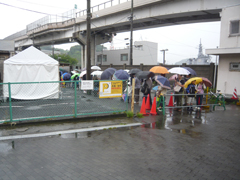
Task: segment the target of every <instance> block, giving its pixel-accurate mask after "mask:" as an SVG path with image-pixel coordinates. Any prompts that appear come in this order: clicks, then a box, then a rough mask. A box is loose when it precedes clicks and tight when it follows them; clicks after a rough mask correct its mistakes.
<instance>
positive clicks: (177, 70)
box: [168, 67, 191, 75]
mask: <svg viewBox="0 0 240 180" xmlns="http://www.w3.org/2000/svg"><path fill="white" fill-rule="evenodd" d="M168 72H170V73H173V74H181V75H188V74H191V73H190V72H189V71H188V70H187V69H184V68H182V67H174V68H171V69H169V70H168Z"/></svg>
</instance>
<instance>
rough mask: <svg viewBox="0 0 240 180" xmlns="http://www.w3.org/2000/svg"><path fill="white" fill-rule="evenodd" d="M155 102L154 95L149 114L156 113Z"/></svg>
mask: <svg viewBox="0 0 240 180" xmlns="http://www.w3.org/2000/svg"><path fill="white" fill-rule="evenodd" d="M156 104H157V102H156V97H154V100H153V104H152V109H151V111H150V114H151V115H157V110H156V109H157V105H156Z"/></svg>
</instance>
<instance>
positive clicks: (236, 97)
mask: <svg viewBox="0 0 240 180" xmlns="http://www.w3.org/2000/svg"><path fill="white" fill-rule="evenodd" d="M231 99H238V96H237V89H236V88H234V91H233V96H232V97H231Z"/></svg>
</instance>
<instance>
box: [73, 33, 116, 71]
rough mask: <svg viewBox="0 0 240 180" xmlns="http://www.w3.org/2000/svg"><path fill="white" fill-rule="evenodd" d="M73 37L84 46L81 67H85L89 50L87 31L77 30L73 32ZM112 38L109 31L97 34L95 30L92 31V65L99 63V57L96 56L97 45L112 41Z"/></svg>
mask: <svg viewBox="0 0 240 180" xmlns="http://www.w3.org/2000/svg"><path fill="white" fill-rule="evenodd" d="M73 38H74V40H75V41H76V42H78V43H79V44H80V45H81V46H82V48H81V49H82V52H81V54H82V57H81V68H85V67H86V65H87V56H86V52H87V51H86V50H87V39H86V38H87V37H86V32H85V31H84V32H82V31H81V32H76V33H73ZM111 40H112V35H111V34H107V33H101V34H97V33H95V32H93V33H92V35H91V65H92V66H93V65H96V64H97V58H96V56H95V48H96V46H97V45H99V44H102V43H106V42H111Z"/></svg>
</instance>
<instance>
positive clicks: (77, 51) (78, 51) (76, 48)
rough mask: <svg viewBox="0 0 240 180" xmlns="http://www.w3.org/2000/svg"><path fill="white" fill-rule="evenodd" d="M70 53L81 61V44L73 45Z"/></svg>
mask: <svg viewBox="0 0 240 180" xmlns="http://www.w3.org/2000/svg"><path fill="white" fill-rule="evenodd" d="M68 55H69V56H71V57H73V58H75V59H77V60H78V62H81V46H80V45H76V46H72V47H71V48H70V51H69V52H68Z"/></svg>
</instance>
